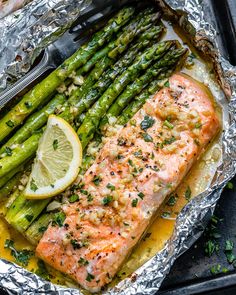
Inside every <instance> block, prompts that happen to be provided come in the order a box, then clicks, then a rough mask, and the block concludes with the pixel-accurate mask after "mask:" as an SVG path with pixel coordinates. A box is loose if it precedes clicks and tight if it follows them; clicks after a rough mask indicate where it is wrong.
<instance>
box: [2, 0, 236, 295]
mask: <svg viewBox="0 0 236 295" xmlns="http://www.w3.org/2000/svg"><path fill="white" fill-rule="evenodd" d="M42 2H43V1H42ZM158 2H159V4H160V5H164V3H163V2H162V1H161V0H160V1H158ZM166 3H167V4H168V5H169V7H171V8H172V9H174V10H177V11H178V12H179V11H183V12H185V13H186V14H180V15H179V23H180V25H181V26H183V27H184V28H185V29H186V30H187V31H188V32H189V33H190V34H191V36H192V39H193V40H192V41H193V43H194V44H195V46H196V47H198V49H200V50H204V52H206V51H205V49H206V48H207V52H208V54H209V55H210V56H211V58H213V61H214V62H215V69H216V72H217V73H218V78H219V83H221V86H222V88H223V89H224V91H225V94H226V96H227V97H228V99H229V103H228V106H227V108H228V114H229V121H227V122H225V123H224V133H223V136H222V152H223V156H222V157H223V160H222V164H221V165H220V166H219V167H218V169H217V172H216V175H215V177H214V181H213V182H212V184H211V186H210V187H209V189H207V190H206V191H204V192H203V193H202V194H200V195H198V196H197V197H195V198H193V199H192V200H191V201H190V202H189V203H188V204H187V205H186V206H185V207H184V208H183V209H182V211H181V212H180V214H179V215H178V218H177V220H176V226H175V229H174V232H173V235H172V237H171V238H170V239H169V240H168V241H167V243H166V245H165V247H164V248H163V249H162V250H161V251H160V252H158V253H157V254H156V255H155V256H154V257H153V258H152V259H150V260H149V261H148V262H147V263H145V264H144V265H143V266H142V267H140V268H139V269H138V270H137V271H136V272H135V273H134V274H133V275H132V276H131V277H129V278H127V279H124V280H123V281H121V282H120V283H119V284H118V285H117V286H115V287H113V288H112V289H109V290H107V291H105V292H104V294H110V295H114V294H120V295H121V294H123V295H129V294H135V295H137V294H140V295H141V294H148V295H151V294H155V293H156V292H157V291H158V289H159V288H160V285H161V283H162V281H163V280H164V278H165V276H166V274H167V273H168V272H169V270H170V268H171V266H172V265H173V263H174V261H175V260H176V258H177V257H178V256H179V255H180V254H182V253H183V252H184V251H186V250H187V249H189V248H190V246H191V245H192V244H193V243H194V242H195V241H196V239H197V238H198V237H199V236H200V235H201V233H202V232H203V230H204V228H205V226H206V224H207V222H208V221H209V218H210V216H211V215H212V214H213V211H214V208H215V205H216V203H217V201H218V199H219V198H220V195H221V192H222V190H223V188H224V186H225V185H226V183H227V182H228V181H229V180H230V179H231V178H232V177H233V176H234V175H235V174H236V144H235V143H236V67H233V66H232V65H230V63H229V62H228V61H227V60H225V59H224V58H223V57H222V56H221V55H220V54H219V50H218V44H216V42H215V39H216V38H215V37H216V31H215V30H214V28H213V27H212V26H211V25H210V24H209V23H207V22H206V15H205V12H204V7H203V6H204V4H203V2H202V1H201V0H166ZM0 286H2V287H3V288H4V289H5V290H6V291H7V292H8V293H9V294H13V292H16V293H17V294H58V295H59V294H63V295H67V294H68V295H69V294H70V295H72V294H74V295H75V294H76V295H77V294H78V295H79V294H82V293H81V291H80V290H78V289H72V288H63V287H60V286H56V285H53V284H52V283H50V282H47V281H45V280H43V279H41V278H39V277H38V276H36V275H35V274H33V273H30V272H28V271H27V270H25V269H23V268H21V267H20V266H17V265H15V264H13V263H11V262H8V261H6V260H0Z"/></svg>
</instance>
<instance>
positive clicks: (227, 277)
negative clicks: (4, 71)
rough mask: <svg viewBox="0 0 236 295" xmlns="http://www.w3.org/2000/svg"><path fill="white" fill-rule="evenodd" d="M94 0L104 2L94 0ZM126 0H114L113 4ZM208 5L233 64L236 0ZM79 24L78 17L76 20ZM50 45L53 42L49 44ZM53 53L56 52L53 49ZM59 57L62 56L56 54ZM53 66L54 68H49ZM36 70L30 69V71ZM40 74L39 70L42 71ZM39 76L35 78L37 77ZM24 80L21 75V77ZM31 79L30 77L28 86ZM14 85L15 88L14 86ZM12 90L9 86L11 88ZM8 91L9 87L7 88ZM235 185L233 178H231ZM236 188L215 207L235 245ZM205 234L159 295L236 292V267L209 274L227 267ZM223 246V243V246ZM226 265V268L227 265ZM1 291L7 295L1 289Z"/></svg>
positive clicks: (181, 260) (224, 51) (235, 61)
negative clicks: (207, 248)
mask: <svg viewBox="0 0 236 295" xmlns="http://www.w3.org/2000/svg"><path fill="white" fill-rule="evenodd" d="M93 2H94V3H96V2H99V3H102V2H103V1H99V0H94V1H93ZM127 2H134V1H126V0H118V1H116V0H114V3H115V4H114V5H115V6H116V7H119V6H121V5H122V4H124V3H127ZM204 4H206V5H207V7H208V14H209V20H210V22H211V23H212V24H213V25H214V26H215V27H216V28H217V31H218V32H219V34H218V36H217V39H218V40H217V41H218V44H219V47H220V50H221V52H222V54H223V56H224V57H225V58H227V59H229V61H230V62H231V63H232V64H234V65H236V50H235V48H236V3H235V0H205V1H204ZM77 23H78V24H79V20H78V22H77ZM52 46H53V45H52ZM55 54H56V52H55ZM41 56H42V59H41V63H42V64H43V63H44V62H45V56H46V57H47V52H46V51H45V52H43V53H42V55H41ZM59 58H60V59H61V58H62V59H65V57H61V56H59ZM52 68H53V67H52ZM35 69H36V70H37V66H36V68H33V69H32V70H35ZM41 73H42V72H41ZM36 78H38V77H36ZM23 80H24V78H23ZM32 83H34V81H32V80H29V83H28V86H29V85H30V86H31V85H32ZM13 88H14V87H13ZM10 90H11V89H10ZM7 91H9V89H8V90H7ZM233 182H234V186H235V187H236V178H235V179H234V180H233ZM235 212H236V190H235V191H233V190H232V191H229V190H227V191H224V192H223V194H222V196H221V199H220V201H219V204H218V205H217V208H216V215H217V216H219V217H220V218H224V222H223V223H221V225H220V227H219V231H220V232H222V233H223V236H224V239H222V241H225V239H226V238H228V237H230V239H231V240H233V241H234V244H235V245H236V235H235V228H236V214H234V213H235ZM206 240H207V237H206V236H204V235H203V236H202V237H201V238H200V239H199V240H198V241H197V242H196V243H195V244H194V245H193V246H192V247H191V248H190V249H189V250H188V251H187V252H186V253H184V254H183V255H182V256H181V257H180V258H179V259H177V260H176V262H175V264H174V265H173V267H172V270H171V272H170V274H169V275H168V276H167V278H166V279H165V280H164V282H163V285H162V287H161V289H160V291H159V292H158V295H180V294H181V295H185V294H186V295H190V294H214V295H217V294H236V270H234V268H233V266H231V267H230V272H229V273H227V274H224V275H217V276H212V275H211V274H210V272H209V268H210V267H211V266H212V265H216V264H221V265H222V266H225V267H228V263H227V262H226V258H225V256H224V255H221V256H220V255H219V256H216V255H215V256H214V257H211V259H208V258H206V257H205V255H204V244H205V242H206ZM221 246H222V247H223V242H222V245H221ZM228 268H229V267H228ZM0 294H4V295H5V294H7V293H5V292H4V291H3V290H1V289H0Z"/></svg>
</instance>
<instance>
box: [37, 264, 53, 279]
mask: <svg viewBox="0 0 236 295" xmlns="http://www.w3.org/2000/svg"><path fill="white" fill-rule="evenodd" d="M37 265H38V268H37V269H36V271H35V273H36V275H38V276H40V277H41V278H43V279H45V280H47V281H49V279H50V275H49V273H48V271H47V268H46V266H45V263H44V262H43V261H42V260H39V261H38V262H37Z"/></svg>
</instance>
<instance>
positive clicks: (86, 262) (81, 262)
mask: <svg viewBox="0 0 236 295" xmlns="http://www.w3.org/2000/svg"><path fill="white" fill-rule="evenodd" d="M78 263H79V264H80V265H84V266H85V265H88V264H89V262H88V260H86V259H84V258H83V257H80V259H79V261H78Z"/></svg>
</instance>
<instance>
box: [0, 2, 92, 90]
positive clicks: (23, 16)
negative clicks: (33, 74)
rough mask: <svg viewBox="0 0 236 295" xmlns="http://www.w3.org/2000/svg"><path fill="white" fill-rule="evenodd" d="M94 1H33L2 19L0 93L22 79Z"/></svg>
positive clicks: (0, 27)
mask: <svg viewBox="0 0 236 295" xmlns="http://www.w3.org/2000/svg"><path fill="white" fill-rule="evenodd" d="M89 4H91V0H34V1H32V2H30V3H29V4H28V5H26V6H25V7H23V8H22V9H19V10H17V11H16V12H14V13H12V14H9V15H8V16H6V17H4V18H2V19H0V91H3V90H4V89H6V87H7V86H10V85H11V84H13V83H14V82H16V80H18V79H19V78H21V77H23V76H24V75H25V74H26V73H27V72H28V70H29V69H30V67H31V66H32V64H33V62H34V60H35V59H36V57H37V56H38V55H39V54H40V52H41V51H42V49H44V48H45V47H46V46H47V45H49V44H50V43H52V42H53V41H55V40H56V39H57V38H58V36H59V35H61V34H62V33H63V32H65V31H66V29H68V27H70V26H71V24H72V23H73V22H74V21H75V20H76V19H77V18H78V16H79V15H80V14H81V13H82V12H83V11H84V10H85V9H86V8H87V7H88V5H89Z"/></svg>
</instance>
